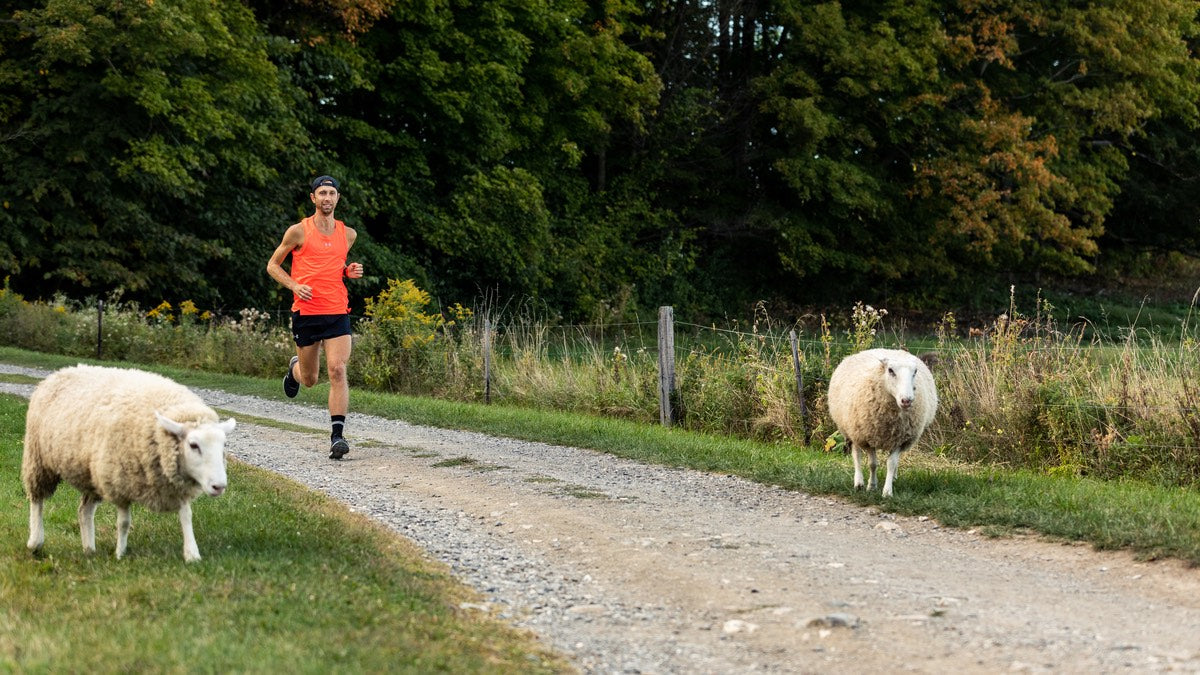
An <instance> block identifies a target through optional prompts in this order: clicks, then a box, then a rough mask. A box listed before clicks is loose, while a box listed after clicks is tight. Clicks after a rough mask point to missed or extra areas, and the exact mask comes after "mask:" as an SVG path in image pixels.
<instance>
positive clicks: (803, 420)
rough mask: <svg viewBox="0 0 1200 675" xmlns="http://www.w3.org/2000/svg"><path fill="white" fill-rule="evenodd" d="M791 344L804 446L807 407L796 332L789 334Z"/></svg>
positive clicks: (806, 438)
mask: <svg viewBox="0 0 1200 675" xmlns="http://www.w3.org/2000/svg"><path fill="white" fill-rule="evenodd" d="M790 337H791V342H792V366H793V367H795V369H796V394H797V395H798V396H799V397H800V430H801V431H802V432H803V433H804V444H805V445H808V440H809V437H808V407H807V406H806V405H805V404H804V371H803V370H801V369H800V348H799V346H798V345H797V341H796V331H792V332H791V334H790Z"/></svg>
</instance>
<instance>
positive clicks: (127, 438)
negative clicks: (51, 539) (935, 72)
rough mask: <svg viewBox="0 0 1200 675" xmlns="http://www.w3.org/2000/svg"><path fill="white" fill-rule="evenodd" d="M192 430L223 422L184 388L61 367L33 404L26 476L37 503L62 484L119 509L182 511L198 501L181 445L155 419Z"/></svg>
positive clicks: (115, 372) (119, 372)
mask: <svg viewBox="0 0 1200 675" xmlns="http://www.w3.org/2000/svg"><path fill="white" fill-rule="evenodd" d="M155 411H158V412H159V413H160V414H162V415H163V416H165V417H169V418H171V419H173V420H175V421H176V422H179V423H181V424H186V425H188V426H196V425H198V424H200V423H204V422H213V423H215V422H217V421H218V417H217V414H216V412H214V411H213V410H212V409H211V408H209V407H208V406H207V405H205V404H204V402H203V401H202V400H201V399H200V397H199V396H197V395H196V394H194V393H192V392H191V391H189V390H188V389H187V388H186V387H184V386H183V385H181V384H178V383H176V382H173V381H171V380H169V379H167V378H165V377H163V376H161V375H157V374H155V373H148V372H145V371H141V370H133V369H123V368H104V367H99V366H87V365H78V366H74V367H71V368H64V369H62V370H59V371H57V372H55V373H53V374H52V375H50V376H49V377H47V378H46V379H45V380H43V381H42V383H41V384H39V385H38V386H37V388H36V389H35V390H34V392H33V395H32V396H31V397H30V399H29V412H28V414H27V416H26V428H25V453H24V457H23V460H22V465H21V476H22V479H23V480H24V483H25V489H26V492H27V495H28V496H29V497H30V498H31V499H45V498H47V497H49V496H50V494H51V493H52V492H53V490H54V484H55V483H57V480H52V479H51V477H52V476H61V477H62V480H65V481H67V482H68V483H70V484H71V485H73V486H74V487H75V488H76V489H78V490H79V491H80V493H82V494H84V495H92V496H97V497H99V498H100V499H102V500H104V501H107V502H112V503H114V504H116V505H118V506H122V507H124V506H128V505H129V504H130V503H134V502H136V503H138V504H141V505H143V506H145V507H147V508H150V509H153V510H155V511H177V510H178V509H179V508H180V506H182V505H183V504H184V503H185V502H187V501H190V500H191V499H193V498H195V497H196V496H198V495H199V494H200V492H201V488H200V486H199V484H197V483H196V481H195V480H193V479H192V478H190V477H189V476H187V475H186V474H184V473H183V471H182V460H181V458H180V452H181V448H180V443H179V441H178V439H176V438H175V437H174V436H172V435H171V434H170V433H168V432H167V431H166V430H164V429H162V428H161V427H160V426H159V425H158V421H157V420H156V419H155V417H154V413H155Z"/></svg>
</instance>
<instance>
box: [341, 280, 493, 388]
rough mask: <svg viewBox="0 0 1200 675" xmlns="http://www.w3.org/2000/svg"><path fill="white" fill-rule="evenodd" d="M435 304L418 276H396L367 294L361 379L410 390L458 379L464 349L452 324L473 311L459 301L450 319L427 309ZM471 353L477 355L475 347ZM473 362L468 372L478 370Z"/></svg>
mask: <svg viewBox="0 0 1200 675" xmlns="http://www.w3.org/2000/svg"><path fill="white" fill-rule="evenodd" d="M429 303H430V296H429V293H427V292H426V291H423V290H421V289H420V288H418V287H417V286H416V284H415V283H413V280H412V279H407V280H404V281H399V280H397V279H391V280H389V281H388V285H387V288H385V289H384V290H383V291H381V292H380V293H379V295H377V296H375V297H374V298H367V301H366V312H365V313H366V316H367V318H368V319H369V320H368V321H364V322H360V323H359V324H358V326H357V331H358V340H357V343H356V347H355V349H356V360H357V361H358V362H359V363H361V364H362V365H361V366H360V367H357V368H354V369H352V370H353V371H354V372H356V373H361V375H359V376H356V377H355V379H357V378H358V377H361V379H362V381H363V382H364V383H366V384H367V386H370V387H372V388H374V389H380V390H384V391H398V392H405V393H410V392H416V391H422V390H424V389H425V387H427V386H429V385H430V384H431V383H436V382H438V381H439V380H442V381H446V382H452V381H454V378H451V377H449V376H450V375H451V374H453V373H454V372H455V371H456V370H459V369H460V366H461V364H460V363H459V359H458V358H456V357H458V356H462V354H460V353H459V352H458V350H457V349H456V347H458V346H460V343H458V342H457V341H456V339H455V337H454V333H453V332H452V330H451V329H453V328H455V327H456V326H457V325H458V324H459V323H460V322H463V321H467V320H470V319H471V317H472V316H473V313H472V312H471V310H470V309H468V308H465V307H463V306H461V305H455V306H454V307H453V308H451V311H452V312H453V315H454V318H452V319H449V320H448V319H446V318H445V317H443V316H442V315H441V314H440V313H432V314H431V313H427V312H426V311H425V310H426V308H427V307H428V306H429ZM464 346H465V345H464ZM466 358H468V359H470V358H471V356H470V353H469V352H468V353H467V355H466ZM473 361H474V360H473V359H472V364H471V366H470V367H468V368H467V370H468V371H475V370H477V368H476V367H475V365H474V363H473ZM434 387H435V389H436V390H437V391H439V392H445V391H446V390H447V389H446V387H441V386H437V385H436V384H435V385H434Z"/></svg>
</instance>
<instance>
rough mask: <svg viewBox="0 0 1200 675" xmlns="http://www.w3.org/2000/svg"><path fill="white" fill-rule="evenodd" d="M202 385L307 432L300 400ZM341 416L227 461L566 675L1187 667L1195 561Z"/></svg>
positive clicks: (214, 398)
mask: <svg viewBox="0 0 1200 675" xmlns="http://www.w3.org/2000/svg"><path fill="white" fill-rule="evenodd" d="M206 396H207V398H209V400H210V403H211V404H213V405H214V406H218V407H221V408H224V409H227V410H231V411H234V412H235V413H241V414H244V415H256V416H260V417H270V418H272V419H277V420H281V421H286V422H292V423H296V424H303V425H312V426H313V428H314V429H320V428H322V427H323V425H322V424H321V422H320V420H321V418H322V410H320V409H319V408H306V407H302V406H299V405H294V404H284V403H275V402H268V401H261V400H257V399H251V398H248V397H238V396H231V395H228V394H223V393H220V392H208V393H207V394H206ZM352 424H353V427H352V432H353V433H352V437H353V438H354V439H356V445H355V448H354V450H353V451H352V453H351V454H350V455H349V456H348V459H347V460H346V461H342V462H332V461H330V460H328V459H326V458H325V452H324V449H323V439H322V438H321V432H319V431H318V432H316V433H313V434H308V433H299V432H290V431H281V430H279V429H276V428H270V427H264V426H255V425H253V424H246V423H243V424H239V427H238V430H237V432H235V434H236V435H235V438H234V439H233V440H232V441H231V452H232V453H233V455H234V456H235V457H237V458H238V459H240V460H242V461H246V462H250V463H253V464H257V465H261V466H264V467H266V468H270V469H273V470H275V471H278V472H280V473H282V474H284V475H287V476H290V477H292V478H293V479H295V480H297V481H299V482H301V483H304V484H306V485H309V486H311V487H313V488H315V489H319V490H322V491H325V492H327V493H329V494H330V495H332V496H334V497H336V498H338V499H341V500H343V501H344V502H346V503H347V504H348V505H350V507H351V508H353V509H354V510H357V511H360V512H363V513H366V514H367V515H370V516H372V517H375V518H378V519H380V520H381V521H383V522H386V523H388V524H389V525H390V526H391V527H393V528H394V529H396V530H397V531H398V532H399V533H401V534H403V535H405V536H408V537H410V538H412V539H414V540H415V541H417V542H418V543H420V544H421V545H422V546H424V547H425V548H426V549H427V550H429V551H430V552H431V555H433V556H435V557H437V558H439V559H441V560H443V561H445V562H446V564H448V565H450V567H451V568H452V569H453V570H454V571H455V573H456V574H458V575H459V576H460V577H462V578H464V580H465V581H467V582H468V583H470V584H472V585H474V586H475V587H476V588H478V589H479V590H480V592H481V593H482V594H483V595H484V597H485V598H487V599H488V606H487V607H486V609H488V610H489V611H494V612H497V613H499V614H500V615H502V616H504V617H505V618H507V619H509V620H511V621H513V622H514V623H516V624H518V625H522V626H527V627H529V628H530V629H532V630H534V631H536V632H537V633H538V634H539V635H541V636H542V638H543V639H544V640H545V641H546V642H547V643H549V644H551V645H553V646H554V647H555V648H557V649H559V650H561V651H563V652H566V653H567V654H569V655H571V657H572V658H573V659H574V662H575V663H576V664H577V665H578V666H579V668H580V669H581V670H583V671H586V672H604V673H609V672H644V673H701V672H712V673H728V672H866V671H873V670H898V671H899V670H907V671H915V672H929V673H935V672H936V673H944V672H949V671H958V672H968V673H974V672H1000V671H1023V672H1080V673H1082V672H1088V673H1094V672H1159V671H1168V670H1169V671H1183V672H1200V570H1197V569H1189V568H1186V567H1184V566H1183V565H1181V564H1178V563H1175V562H1155V563H1139V562H1136V561H1134V560H1132V558H1131V557H1130V556H1128V555H1125V554H1112V553H1097V552H1094V551H1092V550H1090V549H1089V548H1087V547H1084V546H1077V545H1063V544H1057V543H1051V542H1045V541H1041V540H1039V539H1037V538H1033V537H1018V538H1007V539H998V540H997V539H989V538H986V537H983V536H981V535H980V534H977V533H975V532H973V531H961V530H956V529H952V528H944V527H940V526H939V525H938V524H937V523H936V522H934V521H931V520H928V519H921V518H900V517H893V516H891V515H888V514H881V513H879V512H878V511H877V510H874V509H864V508H861V507H857V506H853V505H848V504H845V503H842V502H840V501H837V500H834V499H829V498H825V497H815V496H810V495H805V494H800V493H793V492H787V491H784V490H780V489H777V488H772V487H767V486H761V485H757V484H753V483H749V482H747V481H744V480H741V479H738V478H734V477H729V476H723V475H714V474H707V473H700V472H692V471H682V470H673V469H664V468H659V467H651V466H644V465H640V464H636V463H632V462H627V461H624V460H620V459H615V458H612V457H610V456H607V455H603V454H600V453H595V452H590V451H585V450H579V449H574V448H562V447H557V446H549V445H544V444H538V443H526V442H518V441H512V440H507V439H496V438H489V437H486V436H483V435H480V434H473V433H465V432H453V431H445V430H438V429H430V428H424V427H416V426H412V425H408V424H405V423H403V422H394V421H388V420H382V419H376V418H367V417H364V416H360V415H356V416H354V418H353V420H352ZM849 480H850V467H849V461H848V460H847V481H849ZM231 489H235V488H234V486H231ZM898 489H903V488H902V487H900V488H898ZM1193 534H1194V533H1193ZM481 609H483V608H481Z"/></svg>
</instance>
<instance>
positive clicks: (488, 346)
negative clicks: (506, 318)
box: [483, 317, 492, 405]
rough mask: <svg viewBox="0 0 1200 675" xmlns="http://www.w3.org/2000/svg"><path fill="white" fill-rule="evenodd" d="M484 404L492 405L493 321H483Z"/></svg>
mask: <svg viewBox="0 0 1200 675" xmlns="http://www.w3.org/2000/svg"><path fill="white" fill-rule="evenodd" d="M483 402H484V403H487V404H489V405H490V404H491V403H492V320H491V319H488V318H486V317H485V318H484V320H483Z"/></svg>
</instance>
